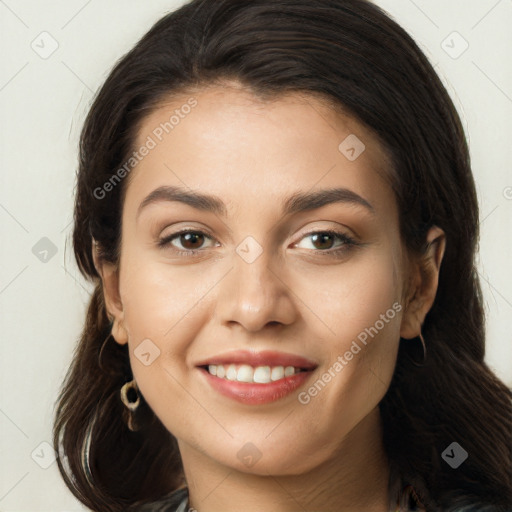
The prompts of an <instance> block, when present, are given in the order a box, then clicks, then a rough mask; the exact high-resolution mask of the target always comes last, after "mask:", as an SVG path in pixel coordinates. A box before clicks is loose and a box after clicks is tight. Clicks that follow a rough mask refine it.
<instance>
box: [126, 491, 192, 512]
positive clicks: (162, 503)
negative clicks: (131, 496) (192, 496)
mask: <svg viewBox="0 0 512 512" xmlns="http://www.w3.org/2000/svg"><path fill="white" fill-rule="evenodd" d="M187 503H188V492H187V489H178V490H177V491H173V492H171V493H170V494H168V495H167V496H164V497H163V498H161V499H159V500H157V501H152V502H151V503H144V504H143V505H137V506H133V507H131V508H130V509H128V510H129V512H187V509H186V507H187Z"/></svg>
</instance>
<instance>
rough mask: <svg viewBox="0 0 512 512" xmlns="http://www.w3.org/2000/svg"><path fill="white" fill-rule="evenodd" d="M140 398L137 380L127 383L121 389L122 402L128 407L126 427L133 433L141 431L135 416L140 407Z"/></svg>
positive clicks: (126, 410)
mask: <svg viewBox="0 0 512 512" xmlns="http://www.w3.org/2000/svg"><path fill="white" fill-rule="evenodd" d="M134 395H135V396H134ZM140 396H141V395H140V392H139V388H138V386H137V383H136V382H135V379H133V380H131V381H129V382H126V383H125V384H124V385H123V387H122V388H121V401H122V402H123V404H124V406H125V407H126V409H125V421H126V425H127V426H128V428H129V429H130V430H131V431H132V432H135V431H137V430H139V426H138V425H137V423H136V421H135V418H134V416H135V413H136V411H137V409H138V407H139V405H140Z"/></svg>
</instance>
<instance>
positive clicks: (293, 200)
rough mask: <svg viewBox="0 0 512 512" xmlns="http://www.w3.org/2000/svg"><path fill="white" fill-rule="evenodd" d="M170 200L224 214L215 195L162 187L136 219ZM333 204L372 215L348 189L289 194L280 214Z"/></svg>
mask: <svg viewBox="0 0 512 512" xmlns="http://www.w3.org/2000/svg"><path fill="white" fill-rule="evenodd" d="M172 201H175V202H180V203H183V204H187V205H189V206H191V207H193V208H196V209H197V210H202V211H205V212H211V213H214V214H216V215H219V216H223V217H225V216H226V214H227V209H226V205H225V203H224V202H223V201H222V199H220V198H219V197H217V196H213V195H210V194H203V193H200V192H194V191H190V190H186V189H184V188H181V187H174V186H162V187H158V188H157V189H155V190H153V192H151V193H150V194H149V195H148V196H146V197H145V198H144V200H143V201H142V202H141V203H140V205H139V208H138V210H137V216H136V218H138V217H139V215H140V213H141V211H142V210H143V209H144V208H145V207H147V206H149V205H150V204H154V203H159V202H172ZM333 203H348V204H352V205H359V206H363V207H364V208H366V209H367V210H368V211H369V212H370V213H372V214H375V209H374V208H373V206H372V205H371V204H370V203H369V202H368V201H367V200H366V199H364V198H362V197H361V196H360V195H358V194H356V193H355V192H353V191H352V190H349V189H347V188H330V189H324V190H316V191H313V192H296V193H294V194H292V195H291V196H289V197H288V198H287V199H286V200H285V201H284V203H283V210H282V215H283V216H286V215H291V214H294V213H299V212H305V211H309V210H315V209H317V208H321V207H322V206H326V205H329V204H333Z"/></svg>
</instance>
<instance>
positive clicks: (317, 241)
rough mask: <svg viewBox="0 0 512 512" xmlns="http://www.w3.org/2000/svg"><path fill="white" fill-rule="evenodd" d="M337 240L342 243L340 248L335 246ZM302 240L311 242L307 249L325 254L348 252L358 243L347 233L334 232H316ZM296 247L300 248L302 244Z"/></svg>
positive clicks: (339, 245)
mask: <svg viewBox="0 0 512 512" xmlns="http://www.w3.org/2000/svg"><path fill="white" fill-rule="evenodd" d="M336 239H337V240H339V241H340V243H339V244H338V246H334V243H335V241H336ZM302 240H309V241H310V247H305V248H306V249H316V250H317V251H315V252H325V253H327V254H333V253H338V252H341V251H346V250H348V249H350V248H351V247H353V246H355V245H357V243H356V241H355V240H354V239H353V238H350V237H349V236H347V235H346V234H345V233H341V232H338V231H332V230H327V231H315V232H313V233H309V234H307V235H306V236H305V237H304V238H303V239H302ZM302 240H301V242H302ZM295 246H296V247H300V242H299V244H295ZM302 248H304V247H302Z"/></svg>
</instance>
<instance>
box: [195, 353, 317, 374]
mask: <svg viewBox="0 0 512 512" xmlns="http://www.w3.org/2000/svg"><path fill="white" fill-rule="evenodd" d="M210 364H248V365H250V366H253V367H256V366H271V367H272V366H285V367H286V366H294V367H296V368H303V369H305V370H314V369H315V368H316V367H317V366H318V365H317V364H316V363H314V362H313V361H310V360H309V359H306V358H304V357H301V356H297V355H294V354H286V353H284V352H275V351H272V350H262V351H261V352H251V351H249V350H235V351H232V352H226V353H225V354H220V355H218V356H213V357H210V358H208V359H205V360H204V361H201V362H199V363H197V364H196V366H208V365H210Z"/></svg>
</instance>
